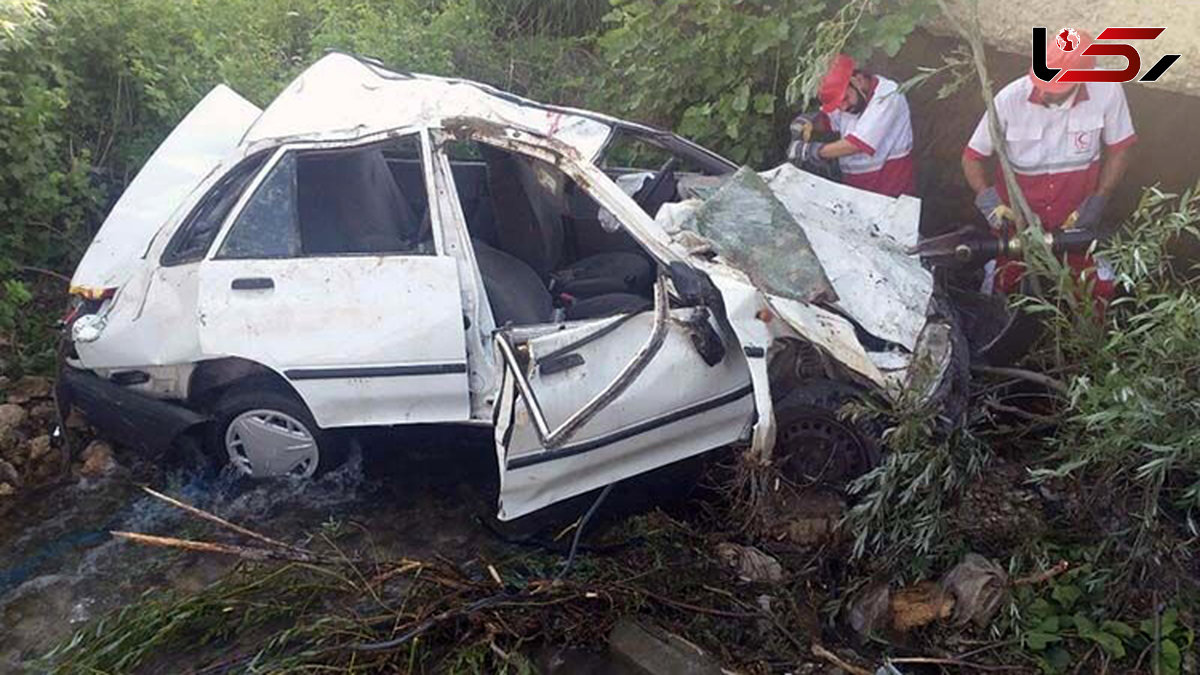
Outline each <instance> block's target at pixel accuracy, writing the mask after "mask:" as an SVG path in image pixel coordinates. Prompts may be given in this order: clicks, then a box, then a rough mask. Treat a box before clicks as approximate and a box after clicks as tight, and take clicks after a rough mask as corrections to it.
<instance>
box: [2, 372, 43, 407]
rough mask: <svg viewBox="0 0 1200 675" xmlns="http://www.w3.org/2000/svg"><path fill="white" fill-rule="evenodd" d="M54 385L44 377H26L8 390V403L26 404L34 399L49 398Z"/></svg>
mask: <svg viewBox="0 0 1200 675" xmlns="http://www.w3.org/2000/svg"><path fill="white" fill-rule="evenodd" d="M53 392H54V383H53V382H51V381H50V379H49V378H46V377H37V376H35V375H26V376H25V377H22V378H21V379H19V380H17V381H16V382H15V383H13V384H12V385H11V386H10V387H9V388H8V402H9V403H28V402H30V401H33V400H35V399H41V398H50V396H51V395H52V394H53Z"/></svg>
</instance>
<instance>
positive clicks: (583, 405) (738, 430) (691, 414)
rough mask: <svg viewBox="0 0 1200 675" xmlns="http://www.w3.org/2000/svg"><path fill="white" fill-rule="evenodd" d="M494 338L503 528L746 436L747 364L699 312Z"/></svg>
mask: <svg viewBox="0 0 1200 675" xmlns="http://www.w3.org/2000/svg"><path fill="white" fill-rule="evenodd" d="M665 284H666V282H665V279H663V278H660V279H659V281H658V283H657V285H656V287H655V308H654V310H653V311H647V312H640V313H635V314H625V315H621V316H617V317H608V318H603V319H597V320H590V321H581V322H574V323H569V324H565V325H563V324H552V325H536V326H524V327H516V328H509V329H505V330H501V331H499V332H497V334H496V345H497V349H498V350H499V352H500V354H501V356H502V357H503V361H504V374H503V379H502V382H501V389H500V397H499V399H498V400H497V403H496V448H497V453H498V459H499V465H500V469H501V471H500V474H501V475H500V509H499V518H500V519H501V520H511V519H513V518H517V517H520V516H523V515H525V514H528V513H530V512H532V511H536V510H537V509H540V508H543V507H545V506H548V505H550V504H553V503H555V502H558V501H561V500H563V499H567V498H569V497H573V496H575V495H579V494H582V493H584V492H587V491H589V490H593V489H595V488H599V487H602V486H605V485H608V484H610V483H614V482H616V481H619V480H622V479H625V478H628V477H630V476H634V475H637V474H640V473H644V472H646V471H650V470H651V469H655V468H657V467H660V466H664V465H666V464H669V463H671V462H675V461H677V460H681V459H684V458H686V457H690V456H693V455H696V454H699V453H701V452H704V451H705V450H710V449H713V448H716V447H720V446H722V445H726V444H728V443H731V442H734V441H736V440H738V439H740V438H744V437H745V436H746V435H747V434H748V433H749V430H750V427H751V424H752V423H753V421H754V401H753V396H752V395H751V394H752V387H751V384H750V375H749V371H748V369H747V366H746V360H745V356H744V355H743V354H742V351H741V349H740V348H739V347H738V343H737V341H736V340H735V339H734V338H733V337H732V334H731V333H724V332H723V331H722V329H721V327H720V326H719V325H718V322H717V321H715V320H714V319H713V318H712V317H711V315H710V312H709V310H708V309H707V308H704V307H692V308H675V309H672V308H670V307H669V302H668V296H667V291H666V286H665Z"/></svg>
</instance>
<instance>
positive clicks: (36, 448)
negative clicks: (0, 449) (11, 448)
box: [25, 434, 54, 463]
mask: <svg viewBox="0 0 1200 675" xmlns="http://www.w3.org/2000/svg"><path fill="white" fill-rule="evenodd" d="M25 446H26V447H27V448H28V451H27V452H26V453H25V456H26V457H28V458H29V461H30V462H31V463H37V462H40V461H42V459H43V458H44V457H46V456H47V455H49V454H50V451H51V450H53V449H54V446H53V445H52V444H51V443H50V436H48V435H46V434H42V435H41V436H38V437H36V438H34V439H33V440H31V441H29V442H28V443H26V444H25Z"/></svg>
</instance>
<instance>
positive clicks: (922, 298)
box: [762, 164, 933, 351]
mask: <svg viewBox="0 0 1200 675" xmlns="http://www.w3.org/2000/svg"><path fill="white" fill-rule="evenodd" d="M762 177H763V178H764V179H765V180H766V182H767V184H768V185H770V187H771V191H772V193H774V196H775V197H776V198H777V199H778V200H779V202H781V203H782V204H783V205H784V206H785V207H787V210H788V211H789V212H790V213H791V215H792V216H793V217H794V218H795V220H796V222H798V223H799V224H800V226H801V227H802V228H803V229H804V232H805V234H806V235H807V236H808V241H809V242H810V243H811V245H812V249H813V251H814V252H815V253H816V256H817V258H818V259H819V260H820V261H821V264H822V265H823V266H824V268H825V273H826V274H827V275H828V276H829V280H830V281H831V282H832V284H833V287H834V289H835V290H836V291H837V295H838V301H837V303H836V305H837V307H838V308H839V309H842V310H844V311H845V312H846V314H848V315H849V316H850V317H852V318H853V319H854V320H855V321H857V322H858V324H859V325H860V326H862V328H863V329H864V330H866V331H867V332H868V333H870V334H871V335H874V336H876V337H879V338H882V339H884V340H887V341H889V342H893V343H896V344H899V345H901V346H903V347H904V348H905V349H907V350H909V351H912V350H913V349H915V348H916V345H917V338H918V336H919V335H920V334H921V330H922V329H923V328H924V327H925V322H926V310H927V308H928V306H929V300H930V298H931V297H932V296H933V275H932V274H931V273H930V272H929V270H926V269H925V268H924V267H922V266H921V261H920V260H919V259H918V258H917V257H915V256H910V255H908V254H907V253H905V249H906V248H907V247H909V246H912V245H915V243H916V241H917V225H918V221H919V219H920V201H919V200H917V199H914V198H911V197H900V198H892V197H887V196H884V195H877V194H874V193H871V192H866V191H864V190H859V189H856V188H852V187H849V186H846V185H841V184H839V183H835V182H833V181H830V180H825V179H823V178H820V177H818V176H814V175H812V174H809V173H805V172H804V171H801V170H799V169H797V168H796V167H794V166H792V165H790V164H784V165H782V166H780V167H778V168H776V169H772V170H771V171H767V172H764V173H763V174H762ZM796 264H799V263H798V262H797V263H796Z"/></svg>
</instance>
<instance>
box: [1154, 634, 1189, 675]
mask: <svg viewBox="0 0 1200 675" xmlns="http://www.w3.org/2000/svg"><path fill="white" fill-rule="evenodd" d="M1159 647H1160V649H1159V654H1158V658H1159V665H1161V666H1162V668H1163V673H1165V674H1166V675H1178V674H1179V673H1180V672H1181V670H1182V669H1183V655H1182V654H1181V653H1180V650H1179V645H1177V644H1175V641H1174V640H1163V641H1162V644H1161V645H1159Z"/></svg>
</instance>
